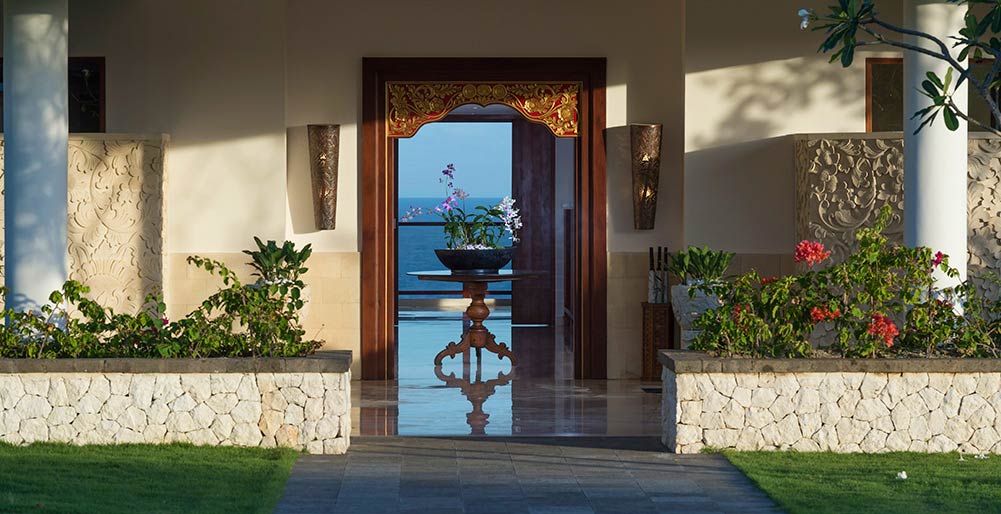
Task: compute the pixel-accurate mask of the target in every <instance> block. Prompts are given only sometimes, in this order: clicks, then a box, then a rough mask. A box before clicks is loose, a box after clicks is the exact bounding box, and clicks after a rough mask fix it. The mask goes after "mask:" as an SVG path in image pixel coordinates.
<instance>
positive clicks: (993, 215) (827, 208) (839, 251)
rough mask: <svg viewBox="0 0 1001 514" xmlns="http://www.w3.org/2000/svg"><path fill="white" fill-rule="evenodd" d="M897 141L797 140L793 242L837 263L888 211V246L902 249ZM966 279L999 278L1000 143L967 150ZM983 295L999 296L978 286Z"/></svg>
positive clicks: (980, 142) (982, 142)
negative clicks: (815, 245)
mask: <svg viewBox="0 0 1001 514" xmlns="http://www.w3.org/2000/svg"><path fill="white" fill-rule="evenodd" d="M903 147H904V143H903V139H902V138H899V137H896V138H872V137H851V136H846V137H825V136H824V135H818V136H801V137H798V138H797V139H796V142H795V152H796V195H797V205H796V238H797V240H799V239H811V240H816V241H820V242H822V243H824V245H825V246H826V247H827V248H828V249H830V250H831V252H832V257H833V258H834V259H835V260H836V261H837V260H842V259H844V258H845V256H847V255H848V253H850V252H851V251H852V250H853V248H854V246H855V234H856V232H857V230H858V229H859V228H860V227H863V226H867V225H870V226H871V224H872V223H873V222H874V221H875V219H876V217H877V216H878V215H879V211H880V209H882V207H883V206H884V205H890V206H891V207H892V208H893V219H892V221H891V223H890V227H889V228H888V231H887V232H888V234H889V236H890V239H891V240H892V241H895V242H898V243H899V242H903V208H904V197H903V173H904V161H903ZM969 152H970V160H969V170H968V176H969V187H968V192H969V198H968V208H969V223H968V251H969V256H968V258H969V265H968V268H967V269H968V272H969V273H970V275H971V276H973V277H976V276H978V275H983V274H984V273H985V272H987V271H994V272H1001V237H999V234H1001V217H999V215H1001V195H999V184H1001V140H998V139H986V138H971V139H970V145H969ZM980 285H981V287H982V288H986V289H988V291H987V292H988V293H991V294H992V295H996V294H998V293H1001V291H996V290H993V289H995V288H994V287H993V286H989V285H988V284H985V283H981V284H980Z"/></svg>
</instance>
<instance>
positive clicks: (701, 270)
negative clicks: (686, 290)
mask: <svg viewBox="0 0 1001 514" xmlns="http://www.w3.org/2000/svg"><path fill="white" fill-rule="evenodd" d="M733 256H734V254H733V253H731V252H723V251H716V250H712V249H710V248H709V247H708V246H707V247H704V248H698V247H696V246H689V247H688V249H687V250H681V251H680V252H678V253H676V254H672V255H670V258H669V259H668V263H667V271H669V272H670V273H672V274H674V275H675V276H677V277H678V279H679V280H681V281H682V282H685V283H687V282H688V281H689V280H692V281H696V282H701V283H715V282H718V281H719V280H720V279H722V278H723V275H724V274H725V273H726V270H727V268H729V267H730V262H731V261H733Z"/></svg>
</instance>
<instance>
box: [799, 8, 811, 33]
mask: <svg viewBox="0 0 1001 514" xmlns="http://www.w3.org/2000/svg"><path fill="white" fill-rule="evenodd" d="M796 14H797V15H798V16H799V17H800V18H802V20H800V22H799V29H800V30H806V29H807V28H809V27H810V20H812V19H813V11H811V10H809V9H800V10H799V12H797V13H796Z"/></svg>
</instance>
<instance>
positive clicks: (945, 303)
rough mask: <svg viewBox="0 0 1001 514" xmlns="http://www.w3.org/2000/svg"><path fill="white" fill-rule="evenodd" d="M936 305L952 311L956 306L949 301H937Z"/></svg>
mask: <svg viewBox="0 0 1001 514" xmlns="http://www.w3.org/2000/svg"><path fill="white" fill-rule="evenodd" d="M935 303H936V304H938V306H939V307H940V308H945V309H948V310H950V311H951V310H952V308H953V307H954V305H952V302H950V301H949V300H935Z"/></svg>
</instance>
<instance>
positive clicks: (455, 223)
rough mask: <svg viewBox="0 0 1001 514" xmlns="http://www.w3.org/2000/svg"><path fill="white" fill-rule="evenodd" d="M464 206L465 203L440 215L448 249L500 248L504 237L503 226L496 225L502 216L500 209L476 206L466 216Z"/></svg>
mask: <svg viewBox="0 0 1001 514" xmlns="http://www.w3.org/2000/svg"><path fill="white" fill-rule="evenodd" d="M464 206H465V202H463V207H459V206H456V207H455V208H453V209H452V210H448V211H444V212H442V213H441V218H442V220H444V221H445V243H446V244H447V245H448V247H449V248H462V247H483V248H500V242H501V238H502V237H503V236H504V226H503V225H501V224H498V221H499V220H500V219H501V215H502V214H503V212H502V211H501V210H500V208H498V207H496V206H495V207H484V206H482V205H478V206H476V207H475V208H473V210H472V212H469V213H468V214H467V212H466V210H465V208H464Z"/></svg>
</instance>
